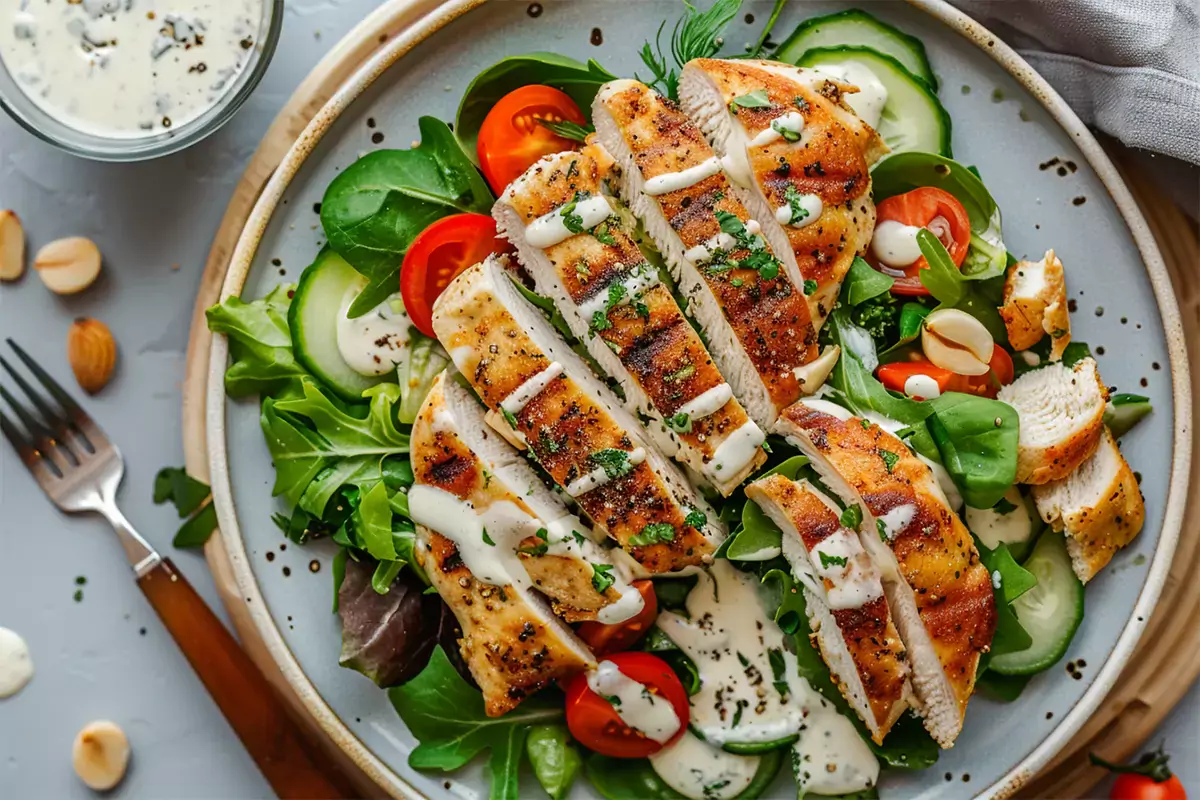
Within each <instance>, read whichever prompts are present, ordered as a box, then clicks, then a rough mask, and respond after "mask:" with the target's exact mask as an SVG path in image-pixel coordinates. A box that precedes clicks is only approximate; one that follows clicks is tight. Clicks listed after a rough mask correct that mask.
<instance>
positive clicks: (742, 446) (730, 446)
mask: <svg viewBox="0 0 1200 800" xmlns="http://www.w3.org/2000/svg"><path fill="white" fill-rule="evenodd" d="M766 439H767V435H766V434H765V433H763V432H762V429H761V428H759V427H758V425H756V424H754V421H753V420H746V421H745V422H744V423H743V424H742V426H741V427H740V428H738V429H737V430H735V431H734V432H733V433H731V434H729V435H728V436H726V437H725V440H724V441H723V442H721V443H720V444H719V445H717V449H716V451H715V452H714V453H713V454H712V460H710V461H709V462H708V463H707V464H705V465H704V471H705V473H707V474H708V475H710V476H718V475H720V476H725V475H734V474H736V473H738V472H739V471H741V470H742V469H743V468H744V467H745V466H746V465H747V464H749V463H750V462H751V461H752V460H754V457H755V456H756V455H757V454H758V448H760V447H762V443H763V442H764V441H766Z"/></svg>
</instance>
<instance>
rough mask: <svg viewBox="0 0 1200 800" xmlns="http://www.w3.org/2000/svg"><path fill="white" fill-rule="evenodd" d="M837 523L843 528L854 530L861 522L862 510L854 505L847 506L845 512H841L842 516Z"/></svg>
mask: <svg viewBox="0 0 1200 800" xmlns="http://www.w3.org/2000/svg"><path fill="white" fill-rule="evenodd" d="M838 521H839V522H841V523H842V527H843V528H850V529H851V530H856V529H857V528H858V526H859V525H861V524H862V521H863V515H862V509H861V508H859V507H858V506H856V505H855V506H847V507H846V510H845V511H843V512H842V516H841V517H839V518H838Z"/></svg>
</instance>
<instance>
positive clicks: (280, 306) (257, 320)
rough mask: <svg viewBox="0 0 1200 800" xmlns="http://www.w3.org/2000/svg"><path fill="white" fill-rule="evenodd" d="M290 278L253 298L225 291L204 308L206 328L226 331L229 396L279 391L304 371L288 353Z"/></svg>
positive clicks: (226, 390) (271, 393)
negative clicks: (228, 294)
mask: <svg viewBox="0 0 1200 800" xmlns="http://www.w3.org/2000/svg"><path fill="white" fill-rule="evenodd" d="M295 288H296V287H295V285H294V284H285V285H282V286H277V287H276V288H275V289H273V290H272V291H271V293H270V294H268V295H267V296H266V297H264V298H263V299H261V300H255V301H254V302H252V303H246V302H243V301H242V299H241V298H240V297H237V296H231V297H227V298H226V299H225V300H224V302H222V303H219V304H217V305H215V306H213V307H212V308H210V309H208V310H207V311H206V312H205V318H206V320H207V321H208V329H209V330H210V331H212V332H213V333H223V334H225V335H226V336H228V337H229V358H230V362H231V363H230V365H229V369H227V370H225V392H226V393H227V394H228V395H229V396H230V397H247V396H249V395H254V394H261V395H280V394H284V393H285V388H286V387H289V386H292V385H294V383H295V381H296V380H298V379H299V378H300V377H302V376H305V375H307V374H308V372H307V371H305V369H304V368H303V367H302V366H300V364H299V362H297V361H296V359H295V357H294V356H293V354H292V334H291V331H290V330H289V329H288V323H287V318H288V307H289V306H290V305H291V302H292V301H291V293H292V292H293V291H294V290H295Z"/></svg>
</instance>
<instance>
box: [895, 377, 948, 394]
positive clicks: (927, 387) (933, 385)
mask: <svg viewBox="0 0 1200 800" xmlns="http://www.w3.org/2000/svg"><path fill="white" fill-rule="evenodd" d="M904 393H905V394H906V395H908V396H909V397H911V398H913V399H914V400H934V399H936V398H938V397H941V396H942V389H941V387H940V386H938V382H937V381H935V380H934V379H933V378H931V377H929V376H928V375H920V374H917V375H910V376H908V380H906V381H905V382H904Z"/></svg>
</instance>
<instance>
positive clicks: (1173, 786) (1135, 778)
mask: <svg viewBox="0 0 1200 800" xmlns="http://www.w3.org/2000/svg"><path fill="white" fill-rule="evenodd" d="M1108 796H1109V798H1110V800H1187V792H1186V791H1185V790H1184V788H1183V784H1182V783H1181V782H1180V780H1179V776H1178V775H1172V776H1171V777H1169V778H1167V779H1166V780H1165V781H1162V782H1159V783H1156V782H1155V781H1154V779H1153V778H1151V777H1150V776H1148V775H1118V776H1117V780H1116V781H1115V782H1113V787H1112V791H1110V792H1109V794H1108Z"/></svg>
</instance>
